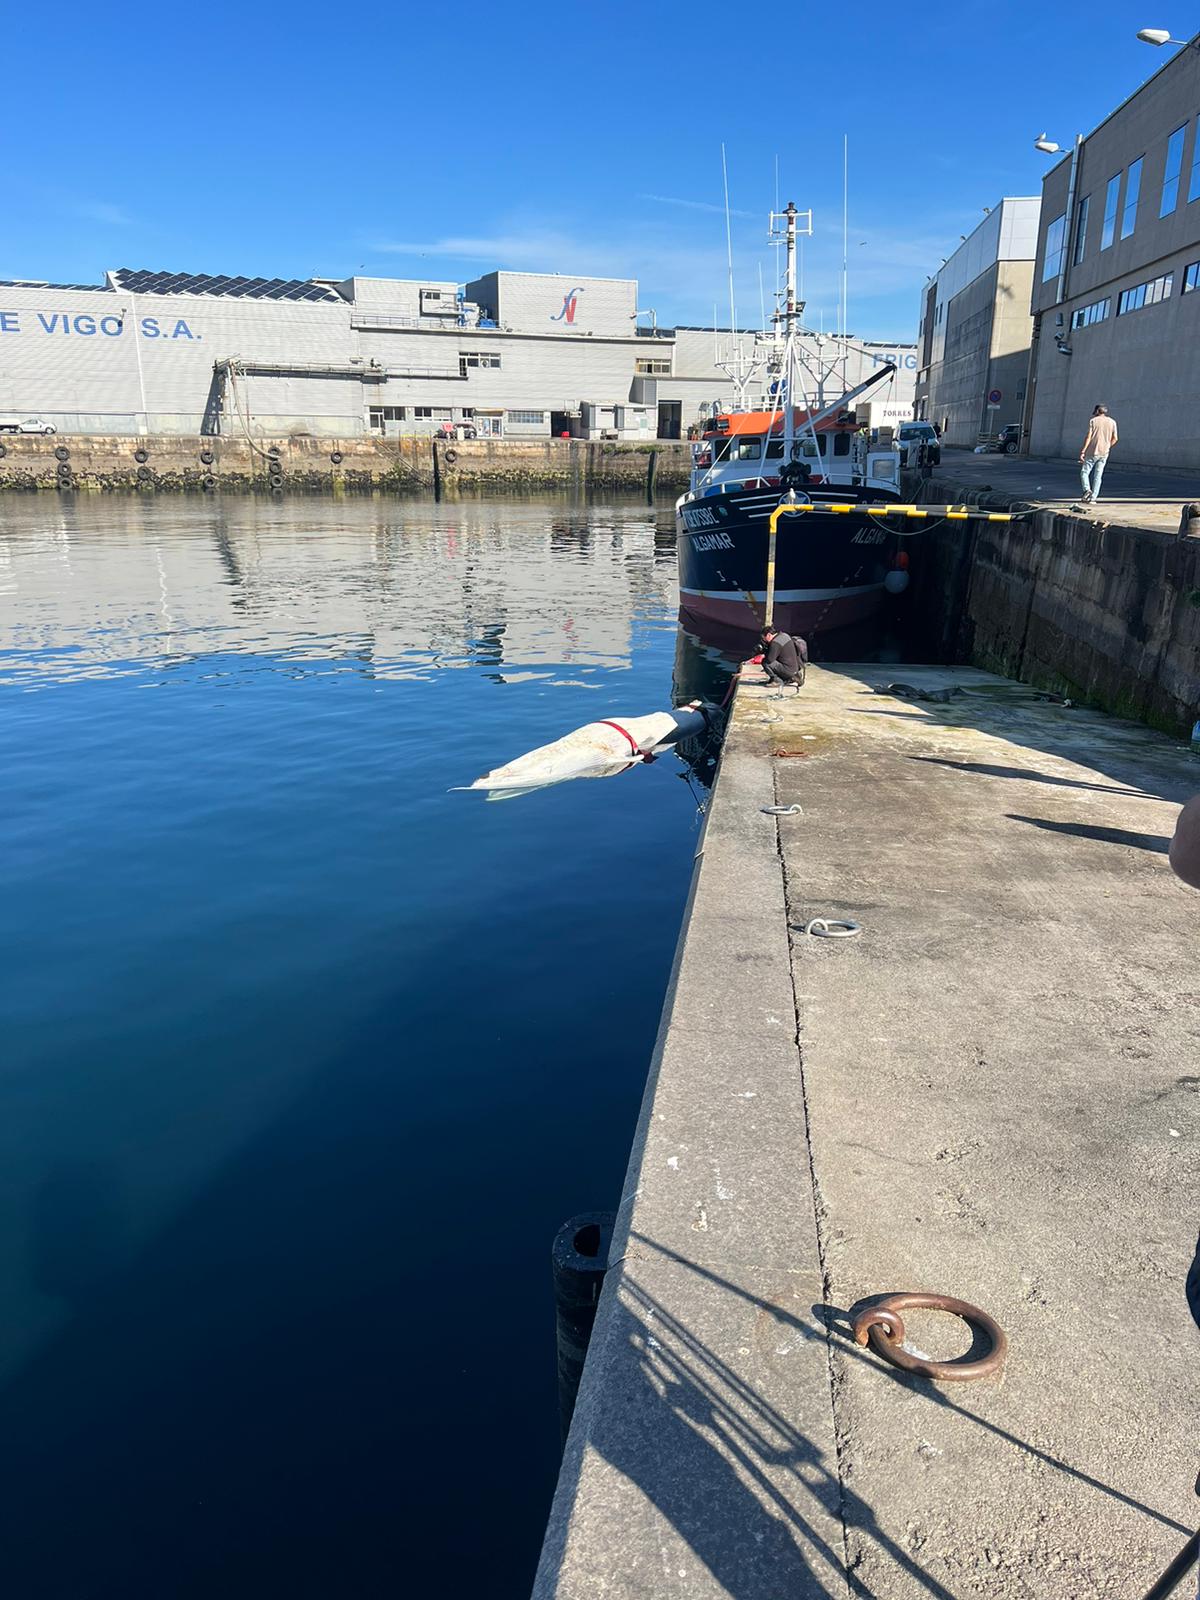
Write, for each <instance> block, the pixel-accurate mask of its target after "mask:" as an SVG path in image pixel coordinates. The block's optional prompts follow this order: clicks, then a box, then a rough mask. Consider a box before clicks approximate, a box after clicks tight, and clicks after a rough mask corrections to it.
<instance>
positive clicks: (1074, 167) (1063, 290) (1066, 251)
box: [1033, 133, 1083, 306]
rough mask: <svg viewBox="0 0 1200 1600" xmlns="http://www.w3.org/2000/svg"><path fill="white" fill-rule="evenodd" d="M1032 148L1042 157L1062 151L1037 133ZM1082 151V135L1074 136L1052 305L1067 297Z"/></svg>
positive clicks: (1053, 142) (1059, 303)
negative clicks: (1060, 250)
mask: <svg viewBox="0 0 1200 1600" xmlns="http://www.w3.org/2000/svg"><path fill="white" fill-rule="evenodd" d="M1033 148H1034V149H1035V150H1040V151H1041V152H1042V154H1043V155H1047V156H1056V155H1058V154H1059V153H1060V151H1061V150H1062V145H1060V144H1059V143H1058V142H1057V140H1054V139H1051V138H1048V137H1047V135H1046V134H1044V133H1039V134H1038V136H1037V138H1036V139H1035V140H1034V141H1033ZM1082 149H1083V135H1082V134H1081V133H1077V134H1076V135H1075V143H1074V145H1073V146H1072V149H1071V173H1070V176H1069V177H1068V179H1067V205H1066V224H1065V226H1064V229H1063V253H1062V262H1061V264H1060V266H1059V269H1058V288H1057V289H1056V291H1055V295H1054V303H1055V305H1056V306H1060V305H1062V303H1063V301H1064V300H1065V299H1066V296H1067V271H1068V268H1069V266H1070V263H1071V256H1072V254H1073V253H1074V250H1075V190H1076V187H1077V183H1078V178H1079V153H1080V151H1081V150H1082Z"/></svg>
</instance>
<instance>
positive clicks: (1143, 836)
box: [1004, 811, 1171, 856]
mask: <svg viewBox="0 0 1200 1600" xmlns="http://www.w3.org/2000/svg"><path fill="white" fill-rule="evenodd" d="M1004 814H1005V816H1006V817H1007V818H1008V820H1009V821H1010V822H1024V823H1027V824H1028V825H1029V826H1030V827H1031V828H1042V829H1043V830H1044V831H1045V832H1047V833H1064V834H1072V835H1074V837H1075V838H1077V839H1094V840H1096V841H1097V842H1098V843H1100V844H1123V845H1127V846H1129V848H1130V849H1133V850H1150V851H1153V852H1154V853H1155V854H1156V855H1162V856H1165V855H1166V853H1167V851H1168V850H1169V849H1170V847H1171V841H1170V840H1169V839H1165V838H1164V837H1163V836H1162V834H1160V833H1134V832H1133V831H1132V830H1131V829H1129V828H1106V827H1101V826H1100V825H1099V824H1097V823H1091V822H1054V821H1052V820H1051V819H1050V818H1049V817H1024V816H1021V815H1020V813H1019V812H1016V811H1006V812H1005V813H1004Z"/></svg>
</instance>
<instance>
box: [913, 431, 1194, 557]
mask: <svg viewBox="0 0 1200 1600" xmlns="http://www.w3.org/2000/svg"><path fill="white" fill-rule="evenodd" d="M1080 437H1081V438H1082V429H1081V430H1080ZM933 476H934V477H935V478H943V479H949V480H951V481H953V482H955V483H959V484H961V485H962V487H963V489H964V491H973V492H974V493H978V492H980V491H981V490H985V489H990V490H992V491H994V493H995V494H996V495H998V496H1001V497H1002V498H1003V499H1004V500H1005V502H1006V503H1009V504H1014V505H1016V504H1020V505H1023V506H1029V507H1033V508H1034V509H1036V510H1039V511H1057V512H1063V511H1069V510H1070V509H1071V507H1072V506H1075V505H1078V504H1079V497H1080V495H1081V494H1082V493H1083V485H1082V484H1081V482H1080V478H1079V463H1078V462H1077V461H1048V460H1044V459H1041V458H1039V457H1030V456H1001V455H983V456H977V455H976V454H975V452H974V451H973V450H952V449H947V450H943V451H942V461H941V465H940V466H938V467H934V468H933ZM1100 496H1101V498H1100V500H1099V501H1098V503H1097V504H1095V505H1091V506H1083V507H1082V508H1081V509H1080V510H1079V511H1078V512H1077V513H1076V515H1077V516H1081V517H1083V518H1085V519H1086V520H1087V521H1088V522H1091V523H1093V524H1097V525H1100V526H1107V525H1112V526H1116V527H1129V528H1153V529H1156V530H1157V531H1159V532H1161V533H1176V532H1177V531H1178V528H1179V511H1180V507H1181V506H1184V505H1188V504H1190V503H1191V502H1192V501H1195V500H1200V470H1198V471H1196V472H1173V471H1168V470H1167V469H1166V468H1162V467H1125V466H1122V465H1121V459H1120V445H1119V444H1118V446H1117V449H1116V451H1115V452H1114V454H1113V456H1112V458H1111V460H1110V462H1109V464H1108V466H1107V467H1106V468H1105V471H1104V480H1103V482H1102V483H1101V486H1100Z"/></svg>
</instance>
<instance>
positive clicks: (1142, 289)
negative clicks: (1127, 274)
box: [1071, 261, 1200, 328]
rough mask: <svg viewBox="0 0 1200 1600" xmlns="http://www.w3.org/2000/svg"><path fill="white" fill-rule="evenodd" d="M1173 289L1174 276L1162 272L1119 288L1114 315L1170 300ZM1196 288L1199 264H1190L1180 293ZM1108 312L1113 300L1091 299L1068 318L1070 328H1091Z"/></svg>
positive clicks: (1199, 269) (1184, 275)
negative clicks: (1090, 301) (1126, 287)
mask: <svg viewBox="0 0 1200 1600" xmlns="http://www.w3.org/2000/svg"><path fill="white" fill-rule="evenodd" d="M1174 286H1175V274H1174V273H1173V272H1164V273H1161V274H1160V275H1159V276H1158V277H1157V278H1148V279H1147V280H1146V282H1145V283H1135V284H1134V285H1133V287H1132V288H1129V289H1122V290H1121V292H1120V294H1119V295H1118V296H1117V315H1118V316H1119V317H1123V316H1125V315H1127V314H1128V313H1129V312H1130V311H1140V310H1141V309H1142V307H1143V306H1156V305H1157V304H1158V303H1159V301H1160V300H1169V299H1170V298H1171V291H1172V289H1173V288H1174ZM1196 289H1200V261H1193V262H1192V263H1191V264H1190V266H1187V267H1185V268H1184V269H1183V289H1182V291H1181V293H1183V294H1191V293H1192V292H1193V291H1194V290H1196ZM1111 309H1112V301H1111V300H1109V299H1108V298H1107V296H1106V297H1105V298H1104V299H1103V300H1093V301H1092V303H1091V305H1087V306H1079V307H1077V308H1076V310H1075V311H1074V312H1073V313H1072V315H1071V327H1072V328H1090V327H1091V325H1092V323H1093V322H1103V321H1104V320H1105V319H1106V318H1107V316H1108V314H1109V311H1110V310H1111Z"/></svg>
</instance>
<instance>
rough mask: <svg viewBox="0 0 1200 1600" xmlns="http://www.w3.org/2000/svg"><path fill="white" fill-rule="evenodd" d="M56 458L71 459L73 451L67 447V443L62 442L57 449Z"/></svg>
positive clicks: (57, 459) (61, 459)
mask: <svg viewBox="0 0 1200 1600" xmlns="http://www.w3.org/2000/svg"><path fill="white" fill-rule="evenodd" d="M54 459H55V460H56V461H69V460H70V459H71V452H70V451H69V450H68V449H67V447H66V445H65V444H60V445H59V446H58V448H57V449H56V450H55V452H54Z"/></svg>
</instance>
